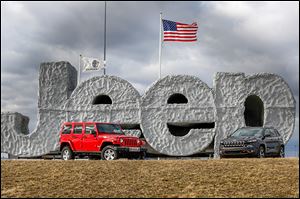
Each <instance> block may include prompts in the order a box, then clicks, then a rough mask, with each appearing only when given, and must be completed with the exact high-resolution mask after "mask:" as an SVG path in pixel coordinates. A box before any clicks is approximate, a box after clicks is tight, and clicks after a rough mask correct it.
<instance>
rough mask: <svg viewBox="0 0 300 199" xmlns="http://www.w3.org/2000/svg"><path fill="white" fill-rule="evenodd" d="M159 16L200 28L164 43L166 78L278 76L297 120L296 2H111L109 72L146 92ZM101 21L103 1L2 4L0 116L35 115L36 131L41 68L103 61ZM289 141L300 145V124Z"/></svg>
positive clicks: (154, 70)
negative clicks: (190, 36)
mask: <svg viewBox="0 0 300 199" xmlns="http://www.w3.org/2000/svg"><path fill="white" fill-rule="evenodd" d="M160 11H162V12H163V17H164V18H166V19H169V20H173V21H179V22H184V23H192V22H194V21H196V22H198V24H199V31H198V42H196V43H188V44H186V43H171V42H169V43H164V44H163V50H162V73H163V75H168V74H190V75H195V76H198V77H199V78H200V79H201V80H203V81H204V82H206V83H207V84H208V85H209V86H212V81H213V74H214V73H215V72H222V71H224V72H227V71H228V72H245V73H246V74H253V73H258V72H270V73H276V74H278V75H280V76H282V77H283V78H284V79H285V80H286V81H287V83H288V84H289V86H290V87H291V89H292V92H293V93H294V95H295V98H296V102H297V121H299V3H298V2H108V3H107V60H108V68H107V72H108V74H111V75H116V76H120V77H121V78H124V79H126V80H128V81H129V82H130V83H132V84H133V85H134V86H135V87H136V88H137V89H138V91H139V92H140V93H141V94H142V93H143V92H144V91H145V90H146V88H147V87H148V86H150V85H151V83H152V82H154V81H155V80H156V79H157V77H158V37H159V32H158V31H159V12H160ZM103 18H104V2H1V57H2V58H1V66H2V67H1V109H2V111H18V112H21V113H23V114H25V115H28V116H30V118H31V122H30V129H31V130H32V129H33V128H34V127H35V125H36V118H37V117H36V113H37V89H38V79H37V78H38V70H39V64H40V63H41V62H45V61H60V60H67V61H69V62H70V63H71V64H72V65H74V66H75V67H78V59H79V54H83V55H85V56H92V57H100V58H102V56H103V25H104V24H103ZM98 74H101V72H98ZM94 75H95V74H93V73H83V74H82V81H84V80H85V79H88V78H90V77H92V76H94ZM292 140H293V141H292ZM292 140H291V143H292V142H293V143H294V142H296V143H298V145H299V125H298V122H297V124H296V129H295V134H294V136H293V138H292Z"/></svg>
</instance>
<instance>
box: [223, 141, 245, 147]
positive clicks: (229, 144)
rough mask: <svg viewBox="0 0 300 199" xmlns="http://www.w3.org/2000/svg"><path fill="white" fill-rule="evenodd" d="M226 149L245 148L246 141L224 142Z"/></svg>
mask: <svg viewBox="0 0 300 199" xmlns="http://www.w3.org/2000/svg"><path fill="white" fill-rule="evenodd" d="M223 145H224V147H244V146H245V142H244V141H234V142H233V141H232V142H224V143H223Z"/></svg>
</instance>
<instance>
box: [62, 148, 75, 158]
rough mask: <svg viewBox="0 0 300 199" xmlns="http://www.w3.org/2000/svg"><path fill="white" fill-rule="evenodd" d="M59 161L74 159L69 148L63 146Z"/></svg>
mask: <svg viewBox="0 0 300 199" xmlns="http://www.w3.org/2000/svg"><path fill="white" fill-rule="evenodd" d="M61 159H63V160H72V159H74V156H73V152H72V150H71V149H70V147H68V146H65V147H64V148H63V149H62V151H61Z"/></svg>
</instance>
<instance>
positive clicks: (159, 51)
mask: <svg viewBox="0 0 300 199" xmlns="http://www.w3.org/2000/svg"><path fill="white" fill-rule="evenodd" d="M161 22H162V12H160V16H159V49H158V65H159V76H158V78H159V79H160V78H161V46H162V42H161V26H162V23H161Z"/></svg>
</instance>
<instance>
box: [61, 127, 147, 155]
mask: <svg viewBox="0 0 300 199" xmlns="http://www.w3.org/2000/svg"><path fill="white" fill-rule="evenodd" d="M59 142H60V150H61V157H62V159H63V160H70V159H74V157H75V155H78V156H79V157H83V156H85V155H88V156H89V157H90V158H100V156H101V159H103V160H115V159H118V158H119V157H120V156H124V155H125V156H128V155H132V154H133V155H136V157H139V158H143V157H144V154H145V152H146V149H145V148H143V147H142V146H143V145H144V144H145V142H144V141H142V140H140V139H139V138H137V137H134V136H127V135H125V134H124V132H123V131H122V128H121V126H120V125H118V124H113V123H98V122H65V123H64V124H63V125H62V128H61V131H60V139H59Z"/></svg>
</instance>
